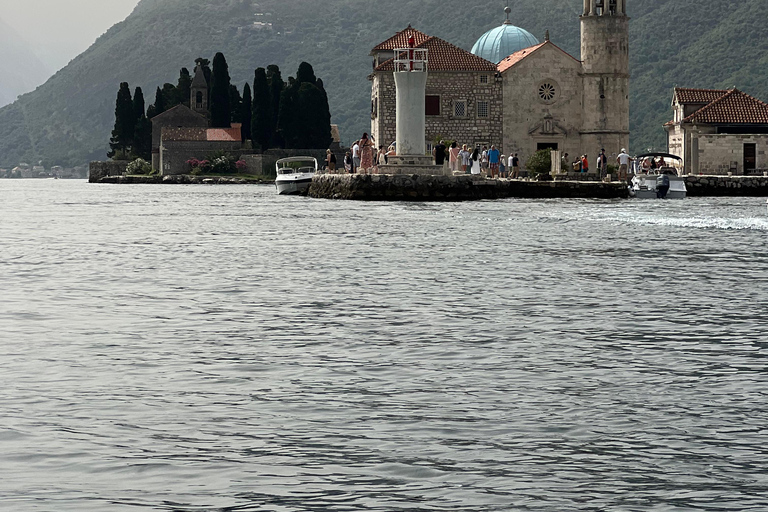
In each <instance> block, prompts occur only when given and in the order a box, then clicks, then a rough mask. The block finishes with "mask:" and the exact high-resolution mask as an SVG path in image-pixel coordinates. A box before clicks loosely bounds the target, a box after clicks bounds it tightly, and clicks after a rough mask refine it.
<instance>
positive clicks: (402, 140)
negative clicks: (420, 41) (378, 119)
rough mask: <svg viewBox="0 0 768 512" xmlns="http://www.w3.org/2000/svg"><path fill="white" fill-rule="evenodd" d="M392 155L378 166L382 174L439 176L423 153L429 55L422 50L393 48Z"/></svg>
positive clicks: (441, 171) (430, 159) (429, 158)
mask: <svg viewBox="0 0 768 512" xmlns="http://www.w3.org/2000/svg"><path fill="white" fill-rule="evenodd" d="M394 64H395V73H394V76H395V88H396V90H397V92H396V98H397V99H396V107H395V108H396V140H395V142H396V151H397V155H396V156H390V157H389V160H388V165H385V166H381V167H380V169H381V172H383V173H385V174H421V175H435V174H443V168H442V166H438V165H434V164H433V163H432V157H431V156H429V155H427V154H426V136H425V133H426V112H425V102H426V90H427V76H428V68H429V52H428V50H426V49H425V48H413V47H411V48H397V49H395V58H394Z"/></svg>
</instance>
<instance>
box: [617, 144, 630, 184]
mask: <svg viewBox="0 0 768 512" xmlns="http://www.w3.org/2000/svg"><path fill="white" fill-rule="evenodd" d="M616 161H617V162H618V163H619V180H626V179H627V171H628V170H629V162H631V161H632V158H631V157H630V156H629V155H628V154H627V150H626V149H624V148H621V153H619V156H617V157H616Z"/></svg>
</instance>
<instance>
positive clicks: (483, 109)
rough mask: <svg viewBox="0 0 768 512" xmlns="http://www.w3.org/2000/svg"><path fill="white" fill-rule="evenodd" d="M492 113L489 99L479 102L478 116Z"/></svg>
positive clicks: (486, 115)
mask: <svg viewBox="0 0 768 512" xmlns="http://www.w3.org/2000/svg"><path fill="white" fill-rule="evenodd" d="M489 113H490V106H489V102H488V101H478V102H477V117H488V115H489Z"/></svg>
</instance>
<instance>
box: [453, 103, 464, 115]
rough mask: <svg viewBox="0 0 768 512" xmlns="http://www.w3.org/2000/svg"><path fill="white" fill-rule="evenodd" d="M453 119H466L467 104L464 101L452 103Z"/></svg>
mask: <svg viewBox="0 0 768 512" xmlns="http://www.w3.org/2000/svg"><path fill="white" fill-rule="evenodd" d="M453 117H467V102H466V101H465V100H456V101H454V102H453Z"/></svg>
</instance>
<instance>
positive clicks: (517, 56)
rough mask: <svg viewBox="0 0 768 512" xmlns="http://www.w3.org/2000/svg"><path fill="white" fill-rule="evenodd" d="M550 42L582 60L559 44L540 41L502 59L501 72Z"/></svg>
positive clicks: (499, 67)
mask: <svg viewBox="0 0 768 512" xmlns="http://www.w3.org/2000/svg"><path fill="white" fill-rule="evenodd" d="M548 44H551V45H552V46H554V47H555V48H557V49H558V50H560V51H561V52H563V53H564V54H566V55H568V56H569V57H570V58H572V59H573V60H575V61H576V62H580V61H579V59H577V58H576V57H574V56H573V55H571V54H569V53H568V52H566V51H565V50H563V49H562V48H560V47H559V46H557V45H556V44H555V43H553V42H552V41H544V42H543V43H539V44H536V45H533V46H530V47H528V48H523V49H522V50H519V51H517V52H515V53H513V54H512V55H510V56H509V57H507V58H505V59H504V60H502V61H501V62H499V65H498V70H499V73H503V72H505V71H506V70H508V69H509V68H511V67H513V66H515V65H516V64H517V63H519V62H520V61H522V60H523V59H525V58H526V57H528V56H530V55H531V54H533V53H534V52H536V51H537V50H538V49H539V48H542V47H544V46H545V45H548Z"/></svg>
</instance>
